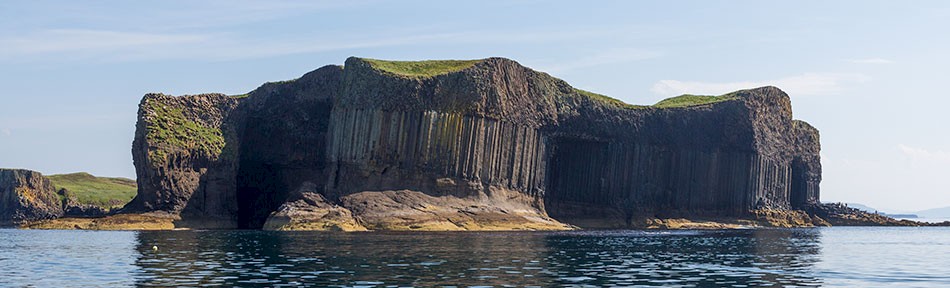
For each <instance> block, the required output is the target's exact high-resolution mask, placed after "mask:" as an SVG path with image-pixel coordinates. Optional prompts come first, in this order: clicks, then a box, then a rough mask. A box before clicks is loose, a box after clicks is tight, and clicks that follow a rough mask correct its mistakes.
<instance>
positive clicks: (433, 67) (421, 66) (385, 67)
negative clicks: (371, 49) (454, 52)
mask: <svg viewBox="0 0 950 288" xmlns="http://www.w3.org/2000/svg"><path fill="white" fill-rule="evenodd" d="M360 59H362V60H363V61H366V62H367V63H369V65H370V66H372V67H373V68H376V69H379V70H382V71H386V72H389V73H393V74H396V75H402V76H409V77H432V76H436V75H441V74H448V73H452V72H456V71H461V70H464V69H466V68H469V67H472V66H475V63H478V62H479V61H482V60H425V61H389V60H377V59H368V58H360Z"/></svg>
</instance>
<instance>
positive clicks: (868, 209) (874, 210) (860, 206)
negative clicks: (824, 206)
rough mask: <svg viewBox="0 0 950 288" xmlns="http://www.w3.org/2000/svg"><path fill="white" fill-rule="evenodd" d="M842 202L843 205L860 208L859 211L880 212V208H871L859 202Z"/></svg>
mask: <svg viewBox="0 0 950 288" xmlns="http://www.w3.org/2000/svg"><path fill="white" fill-rule="evenodd" d="M844 204H845V205H848V207H851V208H854V209H858V210H861V211H864V212H868V213H876V212H880V210H877V209H876V208H871V207H868V206H867V205H864V204H861V203H844Z"/></svg>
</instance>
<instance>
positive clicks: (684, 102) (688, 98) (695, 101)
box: [653, 93, 738, 108]
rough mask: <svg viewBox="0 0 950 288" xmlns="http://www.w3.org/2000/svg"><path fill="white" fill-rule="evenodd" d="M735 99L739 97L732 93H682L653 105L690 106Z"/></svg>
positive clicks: (657, 106)
mask: <svg viewBox="0 0 950 288" xmlns="http://www.w3.org/2000/svg"><path fill="white" fill-rule="evenodd" d="M733 99H738V97H737V96H735V95H734V94H732V93H730V94H726V95H720V96H706V95H690V94H685V95H680V96H676V97H670V98H666V99H663V100H660V102H656V104H653V107H656V108H678V107H689V106H696V105H705V104H713V103H717V102H723V101H729V100H733Z"/></svg>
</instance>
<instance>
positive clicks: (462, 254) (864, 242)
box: [0, 227, 950, 287]
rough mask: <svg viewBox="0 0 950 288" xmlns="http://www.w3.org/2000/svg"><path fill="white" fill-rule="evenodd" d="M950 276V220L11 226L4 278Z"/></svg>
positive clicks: (882, 283) (812, 282)
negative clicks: (275, 227) (373, 228)
mask: <svg viewBox="0 0 950 288" xmlns="http://www.w3.org/2000/svg"><path fill="white" fill-rule="evenodd" d="M23 286H26V287H127V286H162V287H167V286H225V287H234V286H239V287H301V286H312V287H410V286H415V287H638V286H666V287H762V286H772V287H801V286H806V287H807V286H828V287H950V228H948V227H827V228H801V229H748V230H677V231H638V230H631V231H571V232H400V233H393V232H358V233H342V232H340V233H337V232H271V231H252V230H209V231H201V230H195V231H43V230H16V229H2V230H0V287H23Z"/></svg>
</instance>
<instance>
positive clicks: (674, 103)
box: [574, 88, 736, 109]
mask: <svg viewBox="0 0 950 288" xmlns="http://www.w3.org/2000/svg"><path fill="white" fill-rule="evenodd" d="M574 91H576V92H577V93H579V94H581V95H584V96H586V97H589V98H591V99H594V100H597V101H600V102H604V103H608V104H611V105H614V106H617V107H621V108H626V109H645V108H651V107H652V108H660V109H662V108H679V107H689V106H696V105H704V104H712V103H717V102H722V101H729V100H732V99H736V96H734V95H732V94H726V95H722V96H703V95H689V94H686V95H680V96H676V97H670V98H666V99H663V100H660V102H657V103H656V104H653V105H652V106H647V105H633V104H627V103H624V102H623V101H620V100H619V99H615V98H611V97H610V96H606V95H602V94H597V93H594V92H590V91H584V90H581V89H577V88H575V89H574Z"/></svg>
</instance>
